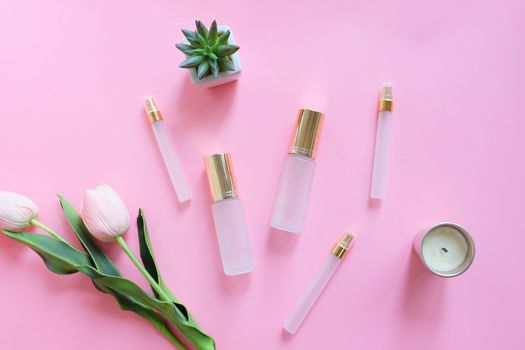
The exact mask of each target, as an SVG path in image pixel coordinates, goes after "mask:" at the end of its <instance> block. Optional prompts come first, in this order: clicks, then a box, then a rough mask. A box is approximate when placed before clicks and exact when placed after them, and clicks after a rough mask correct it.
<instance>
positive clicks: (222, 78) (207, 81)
mask: <svg viewBox="0 0 525 350" xmlns="http://www.w3.org/2000/svg"><path fill="white" fill-rule="evenodd" d="M227 30H229V31H230V37H229V38H228V44H229V45H237V42H236V41H235V38H234V36H233V33H232V31H231V30H230V28H229V27H228V26H224V25H220V26H219V27H218V31H219V32H224V31H227ZM184 43H185V44H189V42H188V40H186V38H184ZM230 57H231V59H232V62H233V66H234V67H235V70H234V71H231V72H220V73H219V76H218V77H217V78H215V77H214V76H213V75H208V76H207V77H205V78H203V79H200V80H199V78H197V69H195V68H192V69H189V73H190V78H191V81H192V83H193V84H195V85H197V86H202V87H207V88H211V87H214V86H219V85H223V84H226V83H230V82H232V81H235V80H237V79H239V77H240V76H241V61H240V58H239V51H237V52H236V53H234V54H233V55H231V56H230Z"/></svg>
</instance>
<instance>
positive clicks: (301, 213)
mask: <svg viewBox="0 0 525 350" xmlns="http://www.w3.org/2000/svg"><path fill="white" fill-rule="evenodd" d="M323 122H324V115H323V114H322V113H320V112H315V111H312V110H309V109H301V110H300V111H299V114H298V116H297V123H296V126H295V130H294V134H293V137H292V142H291V144H290V148H289V149H288V156H287V157H286V160H285V162H284V168H283V171H282V174H281V180H280V183H279V188H278V190H277V197H276V199H275V203H274V207H273V214H272V221H271V225H272V227H274V228H276V229H279V230H282V231H288V232H293V233H300V232H301V231H302V230H303V224H304V220H305V217H306V210H307V207H308V200H309V197H310V189H311V187H312V182H313V179H314V173H315V157H316V153H317V146H318V144H319V136H320V134H321V129H322V126H323Z"/></svg>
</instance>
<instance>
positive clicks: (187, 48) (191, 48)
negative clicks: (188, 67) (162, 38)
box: [175, 44, 194, 54]
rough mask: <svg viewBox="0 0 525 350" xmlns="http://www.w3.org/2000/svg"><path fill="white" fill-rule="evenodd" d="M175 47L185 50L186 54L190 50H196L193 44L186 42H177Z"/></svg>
mask: <svg viewBox="0 0 525 350" xmlns="http://www.w3.org/2000/svg"><path fill="white" fill-rule="evenodd" d="M175 47H176V48H177V49H179V50H181V51H182V52H184V53H185V54H188V52H190V51H192V50H194V48H193V47H192V46H190V45H186V44H176V45H175Z"/></svg>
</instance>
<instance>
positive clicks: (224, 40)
mask: <svg viewBox="0 0 525 350" xmlns="http://www.w3.org/2000/svg"><path fill="white" fill-rule="evenodd" d="M229 38H230V31H229V30H226V31H224V32H222V33H220V34H219V39H218V40H217V42H218V43H219V44H223V45H226V44H228V39H229Z"/></svg>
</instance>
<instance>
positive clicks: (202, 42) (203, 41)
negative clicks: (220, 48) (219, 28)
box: [197, 33, 208, 47]
mask: <svg viewBox="0 0 525 350" xmlns="http://www.w3.org/2000/svg"><path fill="white" fill-rule="evenodd" d="M197 42H198V43H199V44H200V45H201V47H206V46H208V43H207V42H206V38H204V37H203V36H202V35H201V34H200V33H197Z"/></svg>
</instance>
